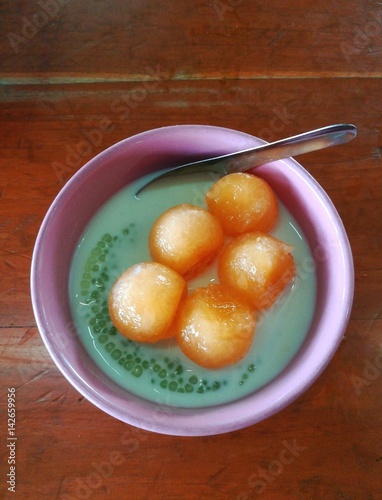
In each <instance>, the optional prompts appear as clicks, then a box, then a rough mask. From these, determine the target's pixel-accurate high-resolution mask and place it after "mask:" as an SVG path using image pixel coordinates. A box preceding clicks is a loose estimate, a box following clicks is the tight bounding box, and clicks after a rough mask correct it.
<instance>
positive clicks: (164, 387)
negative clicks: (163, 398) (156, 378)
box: [159, 380, 168, 389]
mask: <svg viewBox="0 0 382 500" xmlns="http://www.w3.org/2000/svg"><path fill="white" fill-rule="evenodd" d="M159 385H160V386H161V387H162V389H166V388H167V385H168V382H167V380H161V382H160V384H159Z"/></svg>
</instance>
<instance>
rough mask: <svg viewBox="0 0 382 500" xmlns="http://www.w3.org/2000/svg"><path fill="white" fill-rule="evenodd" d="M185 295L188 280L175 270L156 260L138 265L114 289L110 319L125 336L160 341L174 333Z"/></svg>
mask: <svg viewBox="0 0 382 500" xmlns="http://www.w3.org/2000/svg"><path fill="white" fill-rule="evenodd" d="M186 295H187V286H186V282H185V280H184V279H183V278H182V277H181V276H180V275H179V274H178V273H177V272H175V271H174V270H173V269H170V268H168V267H166V266H164V265H162V264H158V263H156V262H144V263H141V264H135V265H133V266H132V267H130V268H128V269H126V271H124V272H123V273H122V274H121V275H120V276H119V278H117V280H116V281H115V283H114V285H113V286H112V288H111V291H110V294H109V314H110V318H111V321H112V323H113V325H114V326H115V327H116V329H117V330H118V331H119V332H120V333H121V334H122V335H123V336H124V337H126V338H128V339H130V340H134V341H138V342H157V341H158V340H161V339H165V338H169V337H172V336H173V335H174V332H173V330H172V324H173V321H174V318H175V315H176V312H177V309H178V306H179V304H180V302H181V300H183V299H184V298H185V297H186Z"/></svg>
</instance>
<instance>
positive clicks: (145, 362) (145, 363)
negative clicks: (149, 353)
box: [142, 361, 150, 370]
mask: <svg viewBox="0 0 382 500" xmlns="http://www.w3.org/2000/svg"><path fill="white" fill-rule="evenodd" d="M149 367H150V363H149V362H148V361H143V363H142V368H143V369H144V370H147V369H148V368H149Z"/></svg>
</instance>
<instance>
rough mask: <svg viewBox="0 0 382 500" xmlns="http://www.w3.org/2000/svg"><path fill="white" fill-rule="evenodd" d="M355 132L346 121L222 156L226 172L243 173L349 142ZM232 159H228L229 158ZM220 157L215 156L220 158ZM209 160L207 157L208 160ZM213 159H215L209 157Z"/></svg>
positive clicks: (352, 126) (353, 127)
mask: <svg viewBox="0 0 382 500" xmlns="http://www.w3.org/2000/svg"><path fill="white" fill-rule="evenodd" d="M356 135H357V128H356V127H355V126H354V125H350V124H338V125H330V126H328V127H322V128H319V129H316V130H311V131H309V132H304V133H303V134H299V135H295V136H293V137H288V138H287V139H281V140H280V141H276V142H272V143H269V144H264V145H262V146H257V147H256V148H251V149H247V150H245V151H241V152H239V153H232V154H229V155H226V156H225V158H226V160H227V163H226V170H227V173H231V172H243V171H246V170H249V169H252V168H255V167H258V166H259V165H264V164H265V163H269V162H270V161H275V160H281V159H283V158H289V157H291V156H297V155H301V154H304V153H309V152H311V151H317V150H319V149H323V148H328V147H330V146H336V145H337V144H343V143H345V142H348V141H350V140H351V139H353V138H354V137H355V136H356ZM231 158H232V159H231ZM221 160H222V157H220V158H219V159H218V158H216V161H221ZM210 161H211V160H210ZM212 161H215V160H212Z"/></svg>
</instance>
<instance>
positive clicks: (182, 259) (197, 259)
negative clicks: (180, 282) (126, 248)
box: [149, 204, 224, 279]
mask: <svg viewBox="0 0 382 500" xmlns="http://www.w3.org/2000/svg"><path fill="white" fill-rule="evenodd" d="M223 240H224V233H223V230H222V228H221V226H220V223H219V221H218V220H217V219H216V218H215V217H214V216H213V215H211V214H210V213H209V212H208V211H207V210H205V209H204V208H200V207H196V206H193V205H188V204H182V205H177V206H175V207H172V208H170V209H168V210H166V211H165V212H164V213H163V214H162V215H160V216H159V217H158V219H157V220H156V221H155V222H154V224H153V226H152V228H151V231H150V235H149V247H150V254H151V257H152V258H153V260H155V261H156V262H160V263H161V264H165V265H166V266H169V267H171V268H172V269H174V270H175V271H177V272H178V273H179V274H181V275H182V276H184V277H185V279H190V278H193V277H194V276H196V275H197V274H199V273H200V272H201V271H203V269H204V268H205V267H206V266H207V265H208V264H209V263H210V262H211V261H212V260H213V258H214V257H215V256H216V254H217V252H218V251H219V249H220V248H221V247H222V245H223Z"/></svg>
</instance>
